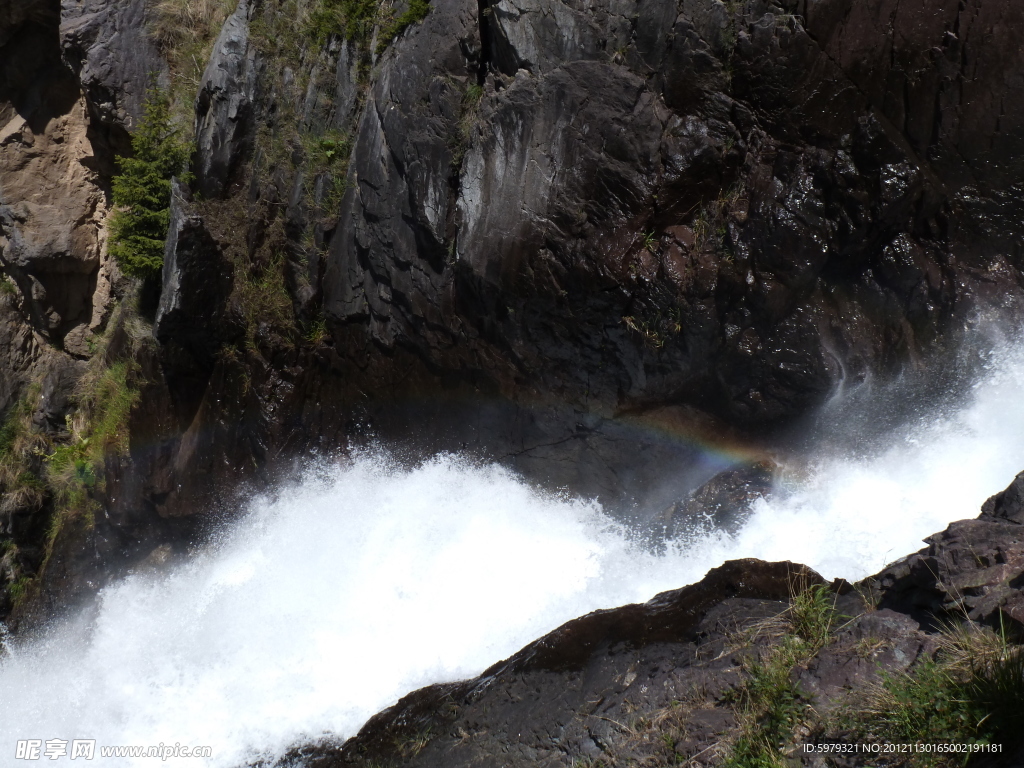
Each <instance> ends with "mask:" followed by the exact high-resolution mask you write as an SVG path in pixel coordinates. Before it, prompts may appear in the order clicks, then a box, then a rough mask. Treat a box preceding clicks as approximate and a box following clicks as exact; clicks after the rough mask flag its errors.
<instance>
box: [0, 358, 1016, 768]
mask: <svg viewBox="0 0 1024 768" xmlns="http://www.w3.org/2000/svg"><path fill="white" fill-rule="evenodd" d="M1022 468H1024V355H1022V354H1020V353H1019V352H1017V353H1012V354H1011V353H1006V354H1004V355H1002V362H1001V363H1000V364H999V365H997V366H994V367H993V368H992V369H991V370H990V371H989V372H988V374H987V375H986V376H985V377H984V378H983V380H981V381H980V383H978V384H977V385H976V386H975V387H974V390H973V393H972V398H971V402H969V403H968V404H966V405H965V406H964V407H963V408H961V409H960V410H959V411H958V412H957V413H955V414H953V415H949V416H944V417H942V418H938V419H933V420H932V422H931V423H927V424H921V425H920V426H919V427H917V428H916V429H913V430H910V431H909V432H907V433H906V434H904V435H903V436H901V437H900V438H899V439H898V440H896V441H895V442H894V443H893V444H891V445H890V446H889V447H888V448H887V449H885V450H883V451H880V452H879V453H878V454H877V455H875V456H870V457H860V458H853V459H851V458H847V459H843V458H826V459H823V460H821V461H819V462H817V464H815V465H813V467H812V468H811V469H810V470H809V471H806V472H805V473H804V478H803V480H802V482H801V483H799V484H796V485H794V487H793V488H791V489H790V491H789V492H788V493H782V494H778V495H777V496H776V497H775V498H774V500H773V501H770V502H766V501H761V502H758V503H757V504H756V505H755V506H754V508H753V510H752V513H751V515H750V517H749V518H748V520H747V521H746V523H745V524H744V525H743V526H742V528H741V529H740V530H739V531H738V533H737V534H736V535H735V536H728V535H725V534H722V533H720V532H713V531H712V532H707V533H703V534H700V535H694V536H693V537H691V538H690V539H689V540H687V541H683V542H679V543H677V544H676V545H673V546H671V547H668V549H667V551H665V552H663V553H661V554H653V553H651V552H650V551H648V550H645V549H644V548H643V547H642V546H640V545H638V544H636V543H635V542H634V539H633V538H632V537H631V535H630V532H629V531H628V530H627V529H625V528H624V527H622V526H621V525H620V524H618V523H616V522H614V521H613V520H612V519H611V518H610V517H608V516H607V515H605V514H604V513H603V512H602V511H601V510H600V509H599V508H598V507H597V506H596V505H595V504H592V503H587V502H584V501H579V500H573V499H567V498H557V497H553V496H550V495H544V494H541V493H538V492H536V491H535V490H532V489H531V488H529V487H528V486H526V485H525V484H523V483H522V482H520V481H519V480H518V479H517V478H516V477H515V476H513V475H511V474H509V473H508V472H506V471H504V470H502V469H500V468H497V467H494V466H480V465H475V464H472V463H470V462H467V461H464V460H461V459H459V458H456V457H444V456H442V457H435V458H434V459H432V460H429V461H427V462H425V463H423V464H422V465H420V466H418V467H416V468H413V469H411V470H410V469H399V468H397V467H395V466H394V465H392V464H391V463H389V461H388V460H387V458H386V457H382V456H380V455H366V456H362V457H360V458H357V459H355V460H353V461H350V462H348V463H346V464H344V465H341V466H320V467H317V468H316V469H315V471H310V472H309V473H308V475H307V476H306V477H305V478H304V479H303V480H302V481H301V482H299V483H297V484H296V485H294V486H293V487H288V488H284V489H282V490H281V491H280V492H279V494H278V496H277V497H276V498H275V499H267V500H261V501H256V502H253V503H252V505H251V509H250V511H249V512H248V514H247V515H246V516H245V517H244V518H243V519H242V520H241V521H240V522H238V523H236V524H235V525H234V526H233V527H232V529H231V530H230V531H228V532H225V533H224V534H223V535H222V536H221V537H220V539H219V540H218V541H216V542H214V543H213V544H211V545H210V546H209V547H208V549H207V550H206V551H205V552H203V553H201V554H199V555H197V556H195V557H194V558H193V559H192V560H191V561H190V562H188V563H187V564H186V565H183V566H180V567H178V568H176V569H174V570H173V571H172V572H170V573H168V574H164V575H160V576H156V575H149V576H144V575H137V576H133V577H131V578H128V579H126V580H124V581H123V582H121V583H119V584H117V585H115V586H111V587H109V588H107V589H105V590H103V592H102V594H101V595H100V598H99V605H98V607H97V609H96V610H95V611H93V612H91V613H89V614H88V618H82V619H80V620H79V621H77V622H70V623H68V624H67V625H66V626H64V627H62V628H61V629H59V630H55V631H53V632H51V633H50V635H49V636H48V637H47V638H45V639H43V640H40V641H36V642H34V643H31V644H27V645H26V646H24V647H16V648H11V649H10V650H9V653H8V655H7V657H6V658H5V659H4V660H3V661H2V663H0V755H2V757H0V762H2V763H3V764H4V765H6V764H15V762H14V761H12V760H10V759H9V758H10V757H12V756H13V755H14V750H15V742H16V741H17V740H19V739H21V740H24V739H41V740H46V739H51V738H59V739H64V740H68V741H70V740H72V739H95V740H96V743H97V749H98V748H99V747H100V746H113V745H156V744H159V743H160V742H163V743H164V744H174V743H175V742H178V743H181V744H185V745H190V746H200V745H208V746H210V747H212V752H213V757H212V758H209V759H205V758H203V759H195V758H180V759H173V758H172V759H169V760H166V761H164V762H160V763H159V764H162V765H191V766H195V765H207V766H234V765H238V764H240V763H242V762H244V761H245V760H246V759H251V758H252V757H253V756H255V755H257V754H263V755H268V756H273V755H275V754H280V753H281V752H282V751H283V750H284V749H285V748H287V746H288V745H290V744H292V743H294V742H295V741H296V740H300V739H308V738H316V737H318V736H319V735H321V734H323V733H326V732H329V733H332V734H335V735H337V736H340V737H345V736H349V735H352V734H353V733H355V731H356V730H357V729H358V728H359V727H360V726H361V725H362V723H363V722H365V720H366V719H367V718H368V717H369V716H370V715H372V714H374V713H375V712H377V711H379V710H380V709H382V708H383V707H385V706H387V705H389V704H391V703H393V702H394V701H395V700H396V699H398V698H399V697H400V696H402V695H403V694H405V693H407V692H408V691H410V690H413V689H415V688H417V687H419V686H422V685H426V684H428V683H432V682H437V681H442V680H453V679H458V678H464V677H468V676H472V675H474V674H477V673H479V672H480V671H481V670H482V669H484V668H485V667H487V666H489V665H490V664H492V663H494V662H495V661H498V660H500V659H501V658H504V657H506V656H508V655H510V654H511V653H513V652H514V651H516V650H518V649H519V648H520V647H521V646H523V645H524V644H526V643H528V642H529V641H531V640H533V639H535V638H537V637H539V636H540V635H542V634H543V633H545V632H546V631H548V630H550V629H552V628H554V627H556V626H557V625H559V624H561V623H562V622H564V621H567V620H569V619H571V618H574V617H576V616H578V615H581V614H583V613H586V612H588V611H591V610H594V609H597V608H607V607H613V606H616V605H620V604H623V603H627V602H635V601H642V600H646V599H648V598H650V597H651V596H653V595H654V594H655V593H656V592H658V591H661V590H665V589H672V588H676V587H679V586H682V585H685V584H688V583H692V582H694V581H696V580H697V579H699V578H700V577H701V576H702V575H703V574H704V573H705V572H706V571H707V570H708V569H709V568H711V567H714V566H716V565H718V564H720V563H721V562H722V561H724V560H726V559H730V558H735V557H761V558H764V559H769V560H779V559H790V560H794V561H799V562H804V563H807V564H808V565H810V566H812V567H813V568H815V569H817V570H818V571H820V572H821V573H822V574H823V575H825V576H826V577H830V578H831V577H835V576H844V577H846V578H848V579H851V580H852V579H855V578H860V577H863V576H865V575H867V574H869V573H871V572H873V571H875V570H877V569H878V568H880V567H881V566H883V565H884V564H885V563H886V562H887V561H890V560H892V559H895V558H897V557H899V556H902V555H904V554H907V553H909V552H911V551H913V550H915V549H917V548H919V547H920V539H921V537H923V536H926V535H928V534H930V533H932V532H934V531H937V530H940V529H942V528H943V527H944V526H945V525H946V524H947V523H948V522H950V521H952V520H955V519H959V518H963V517H969V516H974V515H976V514H977V510H978V507H979V505H980V504H981V502H982V501H983V500H984V499H985V498H986V497H987V496H988V495H990V494H991V493H994V492H996V491H998V490H1000V489H1001V488H1002V487H1004V486H1005V485H1006V484H1007V483H1008V482H1009V480H1010V479H1012V477H1013V475H1014V474H1015V473H1016V472H1017V471H1019V470H1020V469H1022ZM97 760H98V761H99V762H98V763H94V764H102V765H112V766H113V765H154V764H156V763H155V762H154V760H153V759H152V758H148V759H146V758H142V759H135V760H132V759H120V760H118V759H115V758H109V757H107V758H102V759H100V757H99V752H98V751H97ZM54 762H56V763H57V764H61V762H62V761H54ZM54 762H51V761H47V764H54ZM68 763H69V764H78V763H74V762H71V761H68ZM16 764H21V763H20V761H18V762H17V763H16Z"/></svg>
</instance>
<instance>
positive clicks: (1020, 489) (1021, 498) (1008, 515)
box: [981, 472, 1024, 525]
mask: <svg viewBox="0 0 1024 768" xmlns="http://www.w3.org/2000/svg"><path fill="white" fill-rule="evenodd" d="M981 512H982V515H981V516H982V519H986V518H990V519H993V520H1000V521H1002V520H1005V521H1008V522H1011V523H1019V524H1021V525H1024V472H1021V473H1020V474H1019V475H1017V477H1015V478H1014V479H1013V482H1012V483H1010V485H1009V486H1008V487H1007V488H1006V489H1005V490H1003V491H1000V492H999V493H997V494H996V495H995V496H992V497H991V498H990V499H988V500H987V501H986V502H985V503H984V504H983V505H982V506H981Z"/></svg>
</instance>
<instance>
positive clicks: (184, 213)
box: [153, 182, 237, 425]
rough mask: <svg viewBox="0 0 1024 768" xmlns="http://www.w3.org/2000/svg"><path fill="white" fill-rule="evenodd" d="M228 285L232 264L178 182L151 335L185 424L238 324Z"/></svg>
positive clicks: (192, 414)
mask: <svg viewBox="0 0 1024 768" xmlns="http://www.w3.org/2000/svg"><path fill="white" fill-rule="evenodd" d="M231 286H232V269H231V265H230V264H229V263H228V262H227V261H226V260H225V259H224V257H223V256H222V255H221V253H220V248H219V246H218V244H217V242H216V241H215V240H214V239H213V237H212V236H211V235H210V233H209V232H207V230H206V227H205V225H204V224H203V220H202V218H201V217H200V216H199V215H198V214H196V213H195V211H194V210H193V208H192V206H191V204H190V202H189V194H188V189H187V188H186V187H184V186H183V185H182V184H180V183H177V182H176V183H175V184H174V187H173V190H172V195H171V211H170V225H169V227H168V231H167V245H166V248H165V250H164V268H163V288H162V290H161V293H160V304H159V306H158V307H157V311H156V317H155V319H154V321H153V337H154V338H155V339H156V340H157V341H158V342H159V343H160V346H161V352H162V355H163V358H164V375H165V377H166V379H167V384H168V387H169V388H170V391H171V392H172V393H174V395H175V397H176V398H177V399H178V400H179V401H180V406H179V411H180V414H179V420H180V422H181V423H182V424H184V425H188V423H189V422H191V420H192V417H193V416H194V415H195V410H196V408H197V407H198V403H199V400H201V399H202V396H203V392H204V391H205V389H206V385H207V383H208V382H209V378H210V374H211V373H212V371H213V366H214V361H215V359H216V356H217V353H218V351H219V349H220V348H221V346H222V345H223V344H224V343H225V342H226V340H228V339H229V338H230V337H231V335H232V326H233V325H237V322H233V318H232V317H231V316H230V314H229V312H228V310H227V297H228V296H230V295H231ZM235 335H236V336H237V332H236V333H235Z"/></svg>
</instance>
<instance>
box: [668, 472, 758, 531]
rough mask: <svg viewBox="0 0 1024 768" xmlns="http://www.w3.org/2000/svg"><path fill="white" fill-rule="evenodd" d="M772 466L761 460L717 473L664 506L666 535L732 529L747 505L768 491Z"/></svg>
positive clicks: (739, 523) (738, 525) (739, 522)
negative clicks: (683, 498) (682, 498)
mask: <svg viewBox="0 0 1024 768" xmlns="http://www.w3.org/2000/svg"><path fill="white" fill-rule="evenodd" d="M775 470H776V466H775V464H774V463H773V462H771V461H760V462H757V463H755V464H750V465H748V466H741V467H736V468H734V469H728V470H726V471H725V472H720V473H718V474H717V475H715V476H714V477H713V478H711V479H710V480H709V481H708V482H706V483H705V484H704V485H702V486H701V487H700V488H698V489H697V490H696V491H694V492H693V493H692V494H691V495H690V497H689V498H687V499H686V500H684V501H682V502H678V503H676V504H673V505H672V506H671V507H669V508H668V509H667V510H665V512H664V513H663V515H664V516H665V520H666V534H665V535H666V537H668V538H673V537H678V536H684V535H686V534H687V533H692V532H701V531H706V530H709V529H710V530H716V531H726V532H729V533H735V532H736V531H737V530H739V529H740V528H741V527H742V526H743V523H745V522H746V520H747V517H748V516H749V511H750V505H751V504H753V503H754V501H756V500H757V499H763V498H765V497H766V496H768V494H770V493H771V491H772V479H773V477H774V473H775Z"/></svg>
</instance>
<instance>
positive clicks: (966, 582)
mask: <svg viewBox="0 0 1024 768" xmlns="http://www.w3.org/2000/svg"><path fill="white" fill-rule="evenodd" d="M1015 487H1016V486H1015V485H1014V486H1011V489H1009V490H1013V489H1014V488H1015ZM988 518H989V516H988V515H987V514H985V515H983V516H982V517H981V518H979V519H977V520H963V521H960V522H957V523H953V524H952V525H951V526H949V528H948V529H947V530H946V531H944V532H943V533H941V534H936V535H935V536H932V537H930V538H929V539H928V544H929V546H928V547H927V549H924V550H922V551H921V552H919V553H917V554H915V555H912V556H910V557H909V558H906V559H904V560H902V561H900V562H898V563H896V564H894V565H892V566H890V567H888V568H886V569H885V570H884V571H882V572H881V573H880V574H877V575H876V576H873V577H871V578H869V579H866V580H864V581H863V582H861V583H860V584H858V585H856V586H857V589H856V590H854V589H851V587H850V585H849V584H846V583H845V582H842V581H841V580H840V581H839V582H837V583H836V584H834V585H833V587H832V588H833V589H834V590H836V591H835V593H834V595H833V596H832V598H831V599H832V600H833V601H834V604H835V608H836V609H837V611H838V612H839V613H840V614H845V616H846V617H847V618H848V619H849V620H844V621H843V622H842V624H841V625H837V626H836V627H835V629H836V631H835V633H834V635H833V637H832V638H831V640H830V641H829V642H827V643H826V644H825V645H824V646H823V647H822V648H820V650H818V651H816V652H815V653H814V654H813V655H812V656H811V657H810V658H809V659H808V660H806V661H805V662H803V663H800V664H798V665H797V666H795V667H794V668H793V670H792V673H791V680H792V681H793V682H794V683H795V684H796V685H797V686H798V688H799V690H800V691H801V695H802V696H803V697H805V698H806V699H807V700H808V701H809V702H810V703H811V705H812V706H813V707H814V709H815V711H816V712H818V714H819V715H825V714H827V713H828V712H829V711H831V710H833V709H834V708H835V707H837V706H838V705H840V704H841V703H843V702H844V701H847V700H849V697H850V696H856V695H862V694H863V693H864V691H865V689H866V688H867V686H869V685H872V684H877V683H879V682H880V680H881V675H882V673H883V672H884V673H887V674H889V675H892V674H894V673H897V672H900V671H904V670H906V669H908V668H909V667H910V666H911V665H912V664H913V663H914V662H915V661H916V660H918V659H920V658H926V657H929V656H931V655H932V654H934V653H935V650H936V648H937V637H936V634H935V628H936V626H937V625H938V622H940V621H945V622H950V621H954V622H955V621H961V620H963V619H964V618H965V616H966V617H968V618H970V619H971V620H972V621H977V622H983V623H988V624H990V625H993V626H995V627H997V628H998V627H1000V626H1001V624H1000V619H999V614H1000V613H1001V614H1002V615H1003V621H1004V624H1003V625H1002V626H1009V625H1008V624H1006V623H1005V622H1006V621H1007V620H1008V621H1009V622H1010V623H1011V624H1012V625H1013V626H1014V627H1018V628H1019V627H1021V626H1024V625H1022V624H1021V618H1022V615H1024V614H1021V606H1022V605H1024V535H1022V534H1024V527H1022V526H1020V525H1018V524H1013V523H1006V522H1003V521H995V520H992V519H988ZM815 583H819V584H820V583H821V578H820V577H819V576H818V575H817V574H815V573H814V572H812V571H809V570H808V569H806V568H805V567H803V566H798V565H794V564H793V563H765V562H762V561H758V560H739V561H731V562H728V563H726V564H725V565H723V566H722V567H720V568H716V569H713V570H712V571H710V572H709V573H708V575H707V576H706V577H705V578H704V579H703V580H702V581H701V582H699V583H697V584H694V585H693V586H690V587H684V588H683V589H680V590H675V591H673V592H666V593H663V594H661V595H658V596H657V597H655V598H654V599H653V600H651V601H650V602H649V603H646V604H644V605H628V606H624V607H622V608H617V609H614V610H610V611H598V612H596V613H592V614H590V615H588V616H585V617H583V618H581V619H577V620H575V621H572V622H569V623H568V624H566V625H564V626H562V627H560V628H559V629H557V630H555V631H554V632H552V633H550V634H549V635H547V636H545V637H544V638H541V639H540V640H538V641H536V642H535V643H532V644H531V645H529V646H527V647H526V648H524V649H523V650H522V651H520V652H519V653H517V654H516V655H515V656H513V657H512V658H510V659H508V660H507V661H504V662H501V663H499V664H496V665H495V666H493V667H491V668H490V669H488V670H487V671H485V672H484V673H483V674H482V675H481V676H480V677H478V678H476V679H474V680H469V681H465V682H462V683H452V684H446V685H435V686H431V687H428V688H424V689H422V690H419V691H416V692H414V693H411V694H409V695H408V696H406V697H405V698H403V699H402V700H401V701H399V702H398V703H397V704H396V705H395V706H393V707H391V708H390V709H387V710H385V711H384V712H381V713H380V714H378V715H376V716H375V717H374V718H372V719H371V720H370V721H369V722H368V723H367V724H366V725H365V726H364V727H363V729H362V730H361V731H360V732H359V734H358V735H357V736H355V737H353V738H352V739H350V740H348V741H347V742H345V743H344V744H332V743H330V741H329V740H327V741H326V742H324V743H320V744H310V745H306V746H302V747H297V748H295V749H294V750H293V751H292V752H291V753H290V754H289V755H288V756H287V757H286V758H284V759H283V760H281V761H280V762H279V763H278V764H277V765H278V766H280V767H281V768H284V767H285V766H300V765H301V766H306V767H307V768H330V767H332V766H343V765H345V766H348V765H374V764H379V763H380V762H385V763H388V762H394V763H396V764H401V765H403V766H444V767H445V768H456V767H457V766H479V765H495V764H498V763H500V764H501V765H505V766H520V765H521V766H528V765H529V766H538V765H540V766H556V765H566V764H567V763H568V764H573V761H584V760H590V761H605V762H606V764H612V765H618V764H628V763H629V761H630V760H632V761H636V762H638V764H653V765H670V764H679V763H685V764H692V765H717V764H720V763H721V760H722V758H723V756H724V754H725V752H724V750H725V749H727V747H726V746H725V745H726V744H727V742H728V739H729V737H730V734H731V735H732V736H735V731H736V728H737V727H738V721H737V719H736V712H735V710H734V709H733V708H732V707H731V706H730V702H731V701H733V700H734V698H735V696H734V693H735V690H736V689H737V688H738V687H739V686H741V685H742V684H743V683H744V681H745V680H747V679H749V675H750V672H749V663H747V664H746V665H745V661H746V662H749V660H750V659H751V658H763V655H764V654H765V653H766V652H767V647H768V644H769V642H770V641H769V639H768V638H769V637H770V636H771V634H772V632H773V631H778V630H777V622H778V621H779V619H780V617H781V616H783V615H784V614H785V611H786V609H787V607H788V605H789V600H790V598H791V596H792V594H793V593H794V591H798V590H799V589H801V588H803V587H804V586H805V585H813V584H815ZM850 617H852V618H850ZM773 622H775V623H773ZM773 628H775V629H773ZM803 736H804V737H806V738H807V739H808V740H813V739H816V738H821V737H822V736H824V734H821V733H817V734H812V733H805V734H803ZM666 737H668V738H666ZM499 756H500V757H499ZM793 758H794V759H795V760H796V763H798V764H801V765H809V766H810V765H813V766H824V765H826V764H828V765H834V764H839V765H847V764H849V765H863V762H860V763H858V762H857V761H856V759H854V760H853V762H849V763H847V762H842V760H841V759H840V761H839V762H838V763H826V762H824V760H823V759H822V758H821V757H816V756H809V755H807V754H805V753H801V752H799V751H798V752H796V753H795V754H793ZM1019 758H1020V756H1019V755H1016V756H1014V755H1009V756H1008V757H1007V762H1005V763H1000V764H1005V765H1017V764H1019ZM691 760H692V761H694V762H692V763H690V762H688V761H691ZM644 761H649V762H646V763H645V762H644ZM1015 761H1016V762H1015ZM796 763H795V764H796Z"/></svg>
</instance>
